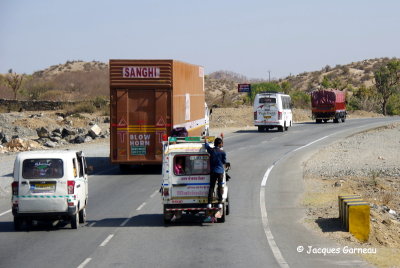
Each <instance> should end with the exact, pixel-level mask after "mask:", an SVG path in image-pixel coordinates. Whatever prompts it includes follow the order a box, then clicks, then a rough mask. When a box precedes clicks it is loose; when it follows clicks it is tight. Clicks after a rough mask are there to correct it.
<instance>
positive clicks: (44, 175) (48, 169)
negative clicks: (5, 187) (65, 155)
mask: <svg viewBox="0 0 400 268" xmlns="http://www.w3.org/2000/svg"><path fill="white" fill-rule="evenodd" d="M63 176H64V165H63V161H62V160H61V159H26V160H24V162H23V163H22V177H23V178H24V179H28V180H29V179H59V178H62V177H63Z"/></svg>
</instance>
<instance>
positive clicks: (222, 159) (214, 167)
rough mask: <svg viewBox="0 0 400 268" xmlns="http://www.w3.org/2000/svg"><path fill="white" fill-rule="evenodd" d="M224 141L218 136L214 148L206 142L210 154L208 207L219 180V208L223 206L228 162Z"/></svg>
mask: <svg viewBox="0 0 400 268" xmlns="http://www.w3.org/2000/svg"><path fill="white" fill-rule="evenodd" d="M223 145H224V144H223V141H222V139H221V138H216V139H215V140H214V148H211V147H210V145H209V144H208V143H207V139H206V142H205V147H206V149H207V152H208V153H209V154H210V172H211V174H210V189H209V191H208V204H207V208H211V207H212V205H211V203H212V196H213V192H214V188H215V183H216V182H217V181H218V187H217V196H218V208H222V194H223V188H222V180H223V176H224V171H225V170H224V165H225V163H226V153H225V152H224V151H223V150H222V149H221V148H222V146H223Z"/></svg>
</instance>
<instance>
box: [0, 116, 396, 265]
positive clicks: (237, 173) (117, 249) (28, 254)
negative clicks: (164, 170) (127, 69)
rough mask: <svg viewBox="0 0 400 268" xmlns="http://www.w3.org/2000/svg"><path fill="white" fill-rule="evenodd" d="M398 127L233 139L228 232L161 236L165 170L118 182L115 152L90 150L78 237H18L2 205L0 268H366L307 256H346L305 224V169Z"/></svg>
mask: <svg viewBox="0 0 400 268" xmlns="http://www.w3.org/2000/svg"><path fill="white" fill-rule="evenodd" d="M394 121H400V118H398V117H396V118H379V119H353V120H347V121H346V123H339V124H333V123H327V124H314V123H303V124H296V125H294V126H293V127H292V128H290V129H289V131H287V132H284V133H280V132H275V131H269V132H264V133H259V132H257V131H255V130H254V131H252V130H248V131H237V132H235V133H230V134H228V135H226V137H225V143H224V144H225V147H224V149H225V151H226V152H227V155H228V159H229V161H230V162H231V166H232V170H231V171H230V175H231V177H232V180H231V181H230V182H229V184H230V188H229V189H230V206H231V214H230V215H229V216H227V220H226V222H225V223H214V224H213V223H201V222H200V221H197V220H196V219H194V220H193V219H190V220H189V219H186V220H185V221H182V222H179V223H176V224H172V225H168V226H164V224H163V217H162V206H161V199H160V195H159V193H158V190H159V188H160V183H161V174H160V173H161V171H160V169H158V168H156V167H151V168H141V169H135V170H133V172H132V174H121V173H120V172H119V170H118V168H117V167H113V166H110V165H108V162H107V156H108V145H106V144H103V145H99V144H96V145H85V147H83V150H84V151H85V152H86V154H87V155H88V156H89V157H88V160H89V163H92V164H93V165H95V172H94V174H92V175H91V176H90V177H89V206H88V209H87V217H88V222H87V223H86V224H85V225H81V227H80V228H79V229H78V230H71V229H70V226H69V225H68V224H63V223H60V224H58V225H57V226H51V225H48V224H44V223H38V224H37V225H35V226H33V227H32V228H31V229H30V230H27V231H20V232H15V231H14V230H13V225H12V214H11V213H10V212H9V209H10V202H9V199H7V198H1V199H0V241H1V242H0V267H322V266H324V267H338V266H344V267H368V266H367V265H366V264H365V263H364V262H363V261H362V260H361V259H360V258H359V257H357V256H356V255H352V254H328V255H326V256H324V255H323V254H307V253H306V251H307V249H308V248H309V246H312V247H315V248H332V247H334V248H337V247H339V246H338V245H337V244H335V243H333V242H332V241H329V240H325V239H324V238H321V237H318V236H316V235H315V234H314V233H313V232H311V231H310V230H308V229H307V228H305V227H304V226H303V225H302V223H301V222H302V218H303V217H304V208H302V207H301V206H300V204H299V198H300V197H301V194H302V193H303V184H302V170H301V164H302V162H303V161H304V160H306V159H307V158H308V157H310V156H311V155H312V154H313V153H314V152H316V150H318V149H319V148H321V146H326V145H327V144H329V143H333V142H335V141H337V140H340V139H343V138H345V137H346V136H348V135H351V134H353V133H356V132H359V131H362V130H364V129H368V128H373V127H377V126H380V125H384V124H388V123H389V122H394ZM0 165H6V166H7V167H8V170H9V171H8V172H7V171H5V172H4V174H1V176H2V177H3V178H2V180H4V176H7V175H10V173H11V170H12V157H8V158H4V159H2V161H1V164H0ZM2 170H5V169H2ZM133 173H134V174H133ZM301 247H303V248H304V252H301V253H299V252H298V251H299V248H301Z"/></svg>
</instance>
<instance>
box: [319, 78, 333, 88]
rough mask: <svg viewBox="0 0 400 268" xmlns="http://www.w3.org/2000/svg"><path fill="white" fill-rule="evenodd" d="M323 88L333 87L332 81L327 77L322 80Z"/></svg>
mask: <svg viewBox="0 0 400 268" xmlns="http://www.w3.org/2000/svg"><path fill="white" fill-rule="evenodd" d="M321 86H322V87H323V88H331V87H332V84H331V81H330V80H329V78H328V77H327V76H326V75H324V78H322V82H321Z"/></svg>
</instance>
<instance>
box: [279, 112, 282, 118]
mask: <svg viewBox="0 0 400 268" xmlns="http://www.w3.org/2000/svg"><path fill="white" fill-rule="evenodd" d="M278 120H282V112H278Z"/></svg>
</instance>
